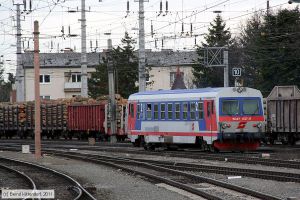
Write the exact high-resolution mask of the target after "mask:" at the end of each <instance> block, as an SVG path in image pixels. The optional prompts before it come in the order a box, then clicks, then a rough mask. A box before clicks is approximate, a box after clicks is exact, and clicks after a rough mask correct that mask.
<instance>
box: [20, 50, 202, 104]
mask: <svg viewBox="0 0 300 200" xmlns="http://www.w3.org/2000/svg"><path fill="white" fill-rule="evenodd" d="M22 56H23V67H24V73H25V99H26V101H31V100H34V68H33V53H32V52H25V53H24V54H22ZM101 58H102V55H101V53H88V54H87V61H88V74H91V72H94V71H95V66H97V65H99V64H100V62H102V59H101ZM196 59H197V54H196V52H194V51H193V52H173V51H172V50H163V51H161V52H151V51H147V52H146V63H147V64H148V66H149V67H150V71H149V78H148V80H147V83H148V84H147V90H159V89H170V88H171V86H172V84H173V82H174V80H175V77H176V72H177V69H178V68H179V70H180V72H181V73H182V75H183V80H184V83H185V85H186V87H187V88H193V87H194V85H193V83H192V80H193V74H192V65H193V64H194V63H195V60H196ZM80 65H81V64H80V53H74V52H70V51H67V52H64V53H41V54H40V74H41V75H40V87H41V90H40V92H41V97H42V98H45V99H57V98H70V97H74V96H77V95H80V91H81V76H80V73H81V68H80Z"/></svg>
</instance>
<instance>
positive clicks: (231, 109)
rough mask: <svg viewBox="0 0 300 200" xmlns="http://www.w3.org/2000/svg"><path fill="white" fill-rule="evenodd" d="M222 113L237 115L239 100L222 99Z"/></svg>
mask: <svg viewBox="0 0 300 200" xmlns="http://www.w3.org/2000/svg"><path fill="white" fill-rule="evenodd" d="M222 113H223V115H238V114H239V101H238V100H224V101H222Z"/></svg>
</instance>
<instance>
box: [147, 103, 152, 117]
mask: <svg viewBox="0 0 300 200" xmlns="http://www.w3.org/2000/svg"><path fill="white" fill-rule="evenodd" d="M151 119H152V105H151V103H147V120H151Z"/></svg>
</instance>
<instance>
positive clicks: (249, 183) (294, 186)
mask: <svg viewBox="0 0 300 200" xmlns="http://www.w3.org/2000/svg"><path fill="white" fill-rule="evenodd" d="M189 173H192V174H196V175H200V176H205V177H209V178H214V179H217V180H221V181H224V182H228V183H232V184H235V185H238V186H243V187H246V188H250V189H253V190H256V191H260V192H262V193H265V194H270V195H274V196H278V197H280V198H283V199H287V198H288V197H296V198H297V199H300V184H299V183H291V182H278V181H269V180H261V179H257V178H248V177H242V178H236V179H228V177H229V176H225V175H222V174H210V173H198V172H189Z"/></svg>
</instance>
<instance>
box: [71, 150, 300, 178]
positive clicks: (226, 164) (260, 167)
mask: <svg viewBox="0 0 300 200" xmlns="http://www.w3.org/2000/svg"><path fill="white" fill-rule="evenodd" d="M76 152H82V153H87V154H98V155H114V156H124V157H128V158H139V159H152V160H163V161H171V162H182V163H192V164H201V165H213V166H221V167H235V168H245V169H249V168H251V169H257V170H268V171H278V172H289V173H296V174H300V169H292V168H283V167H273V166H265V165H258V164H257V165H251V164H243V163H233V162H225V161H211V160H200V159H199V160H195V159H191V158H179V157H167V156H153V155H139V154H128V153H110V152H102V151H99V152H95V151H81V150H80V151H76Z"/></svg>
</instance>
